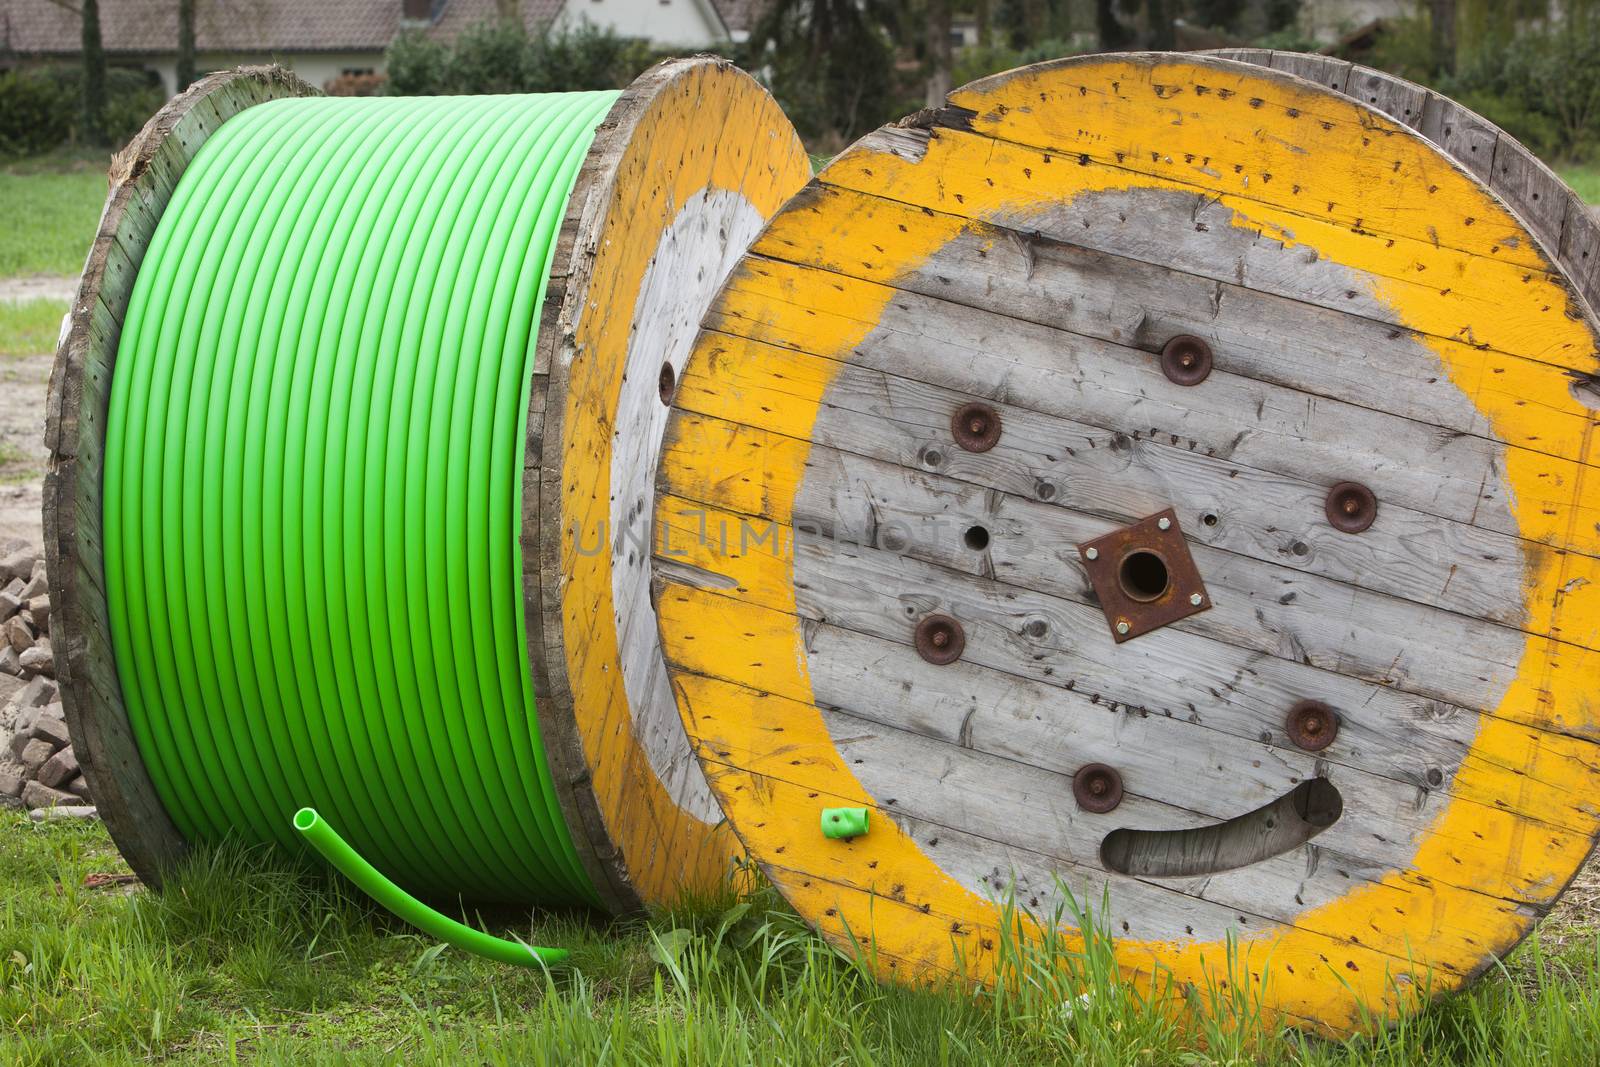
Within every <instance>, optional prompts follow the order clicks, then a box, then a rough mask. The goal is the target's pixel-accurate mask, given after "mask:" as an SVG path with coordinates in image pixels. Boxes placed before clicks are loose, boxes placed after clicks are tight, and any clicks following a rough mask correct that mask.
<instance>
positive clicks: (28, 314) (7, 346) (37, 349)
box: [0, 299, 67, 356]
mask: <svg viewBox="0 0 1600 1067" xmlns="http://www.w3.org/2000/svg"><path fill="white" fill-rule="evenodd" d="M66 313H67V303H66V301H64V300H43V299H41V300H25V301H22V302H21V303H14V302H12V301H9V300H0V356H36V355H40V354H42V353H47V352H54V351H55V348H56V338H57V336H59V334H60V332H61V318H62V316H63V315H65V314H66Z"/></svg>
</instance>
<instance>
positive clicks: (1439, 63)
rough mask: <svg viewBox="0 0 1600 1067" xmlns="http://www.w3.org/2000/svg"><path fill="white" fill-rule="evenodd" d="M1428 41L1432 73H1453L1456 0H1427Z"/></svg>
mask: <svg viewBox="0 0 1600 1067" xmlns="http://www.w3.org/2000/svg"><path fill="white" fill-rule="evenodd" d="M1428 30H1429V43H1430V44H1431V45H1432V51H1433V73H1434V74H1435V75H1439V74H1454V73H1455V70H1456V0H1428Z"/></svg>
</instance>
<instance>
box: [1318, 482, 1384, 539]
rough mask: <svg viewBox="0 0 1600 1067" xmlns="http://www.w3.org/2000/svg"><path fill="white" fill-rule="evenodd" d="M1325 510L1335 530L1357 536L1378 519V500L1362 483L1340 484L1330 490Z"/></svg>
mask: <svg viewBox="0 0 1600 1067" xmlns="http://www.w3.org/2000/svg"><path fill="white" fill-rule="evenodd" d="M1323 510H1324V511H1325V512H1326V513H1327V516H1328V522H1329V523H1330V524H1331V525H1332V526H1333V528H1334V529H1335V530H1342V531H1343V532H1345V533H1350V534H1356V533H1360V532H1361V531H1363V530H1365V529H1367V528H1368V527H1370V526H1371V525H1372V523H1373V522H1374V520H1376V519H1377V517H1378V498H1377V497H1376V496H1374V495H1373V493H1372V490H1371V489H1368V488H1367V487H1366V486H1364V485H1362V484H1361V483H1360V482H1340V483H1339V484H1338V485H1336V486H1334V487H1333V488H1332V489H1329V490H1328V499H1327V502H1326V504H1325V505H1324V506H1323Z"/></svg>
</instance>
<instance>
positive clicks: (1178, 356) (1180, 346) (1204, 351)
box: [1161, 333, 1211, 385]
mask: <svg viewBox="0 0 1600 1067" xmlns="http://www.w3.org/2000/svg"><path fill="white" fill-rule="evenodd" d="M1161 373H1163V374H1165V375H1166V376H1167V378H1168V379H1169V380H1170V381H1173V382H1176V383H1177V384H1178V385H1199V384H1200V383H1201V382H1203V381H1205V380H1206V378H1207V377H1208V376H1209V375H1210V374H1211V346H1210V345H1208V344H1206V343H1205V341H1204V340H1202V339H1201V338H1199V337H1196V336H1195V335H1194V334H1192V333H1180V334H1179V335H1178V336H1176V337H1174V338H1173V339H1172V340H1170V341H1168V342H1167V343H1166V346H1165V347H1163V348H1162V349H1161Z"/></svg>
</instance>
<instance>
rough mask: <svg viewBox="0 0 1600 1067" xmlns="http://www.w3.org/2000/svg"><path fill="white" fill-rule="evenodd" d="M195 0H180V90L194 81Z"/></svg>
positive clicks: (178, 79)
mask: <svg viewBox="0 0 1600 1067" xmlns="http://www.w3.org/2000/svg"><path fill="white" fill-rule="evenodd" d="M194 76H195V60H194V0H178V71H177V81H178V92H180V93H181V92H183V91H184V90H185V89H187V88H189V85H190V83H192V82H193V81H194Z"/></svg>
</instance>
